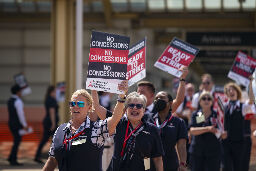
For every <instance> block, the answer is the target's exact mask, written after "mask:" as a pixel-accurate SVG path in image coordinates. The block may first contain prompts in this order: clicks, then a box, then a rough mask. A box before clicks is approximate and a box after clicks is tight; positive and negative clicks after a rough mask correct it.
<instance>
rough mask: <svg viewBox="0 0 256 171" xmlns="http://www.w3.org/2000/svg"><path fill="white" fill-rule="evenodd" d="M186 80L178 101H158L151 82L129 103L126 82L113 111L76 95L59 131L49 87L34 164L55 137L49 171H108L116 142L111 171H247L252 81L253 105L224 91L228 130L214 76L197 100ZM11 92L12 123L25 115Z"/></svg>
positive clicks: (164, 96)
mask: <svg viewBox="0 0 256 171" xmlns="http://www.w3.org/2000/svg"><path fill="white" fill-rule="evenodd" d="M181 72H182V75H181V76H180V78H179V86H178V89H177V93H176V95H175V98H173V97H172V95H171V94H169V93H168V92H166V91H160V92H158V93H156V88H155V86H154V84H153V83H151V82H149V81H140V82H139V83H138V84H137V91H136V92H131V93H129V94H128V95H126V94H127V92H128V82H127V81H123V82H122V83H121V84H119V86H118V88H119V90H121V91H122V92H123V93H122V94H119V95H118V99H117V100H116V105H115V107H114V109H113V111H111V108H110V106H109V104H107V105H103V104H106V103H102V102H101V100H99V99H100V98H99V97H98V92H97V91H95V90H92V91H91V94H89V93H88V92H87V91H86V90H85V89H81V90H77V91H75V92H74V93H73V95H72V97H71V101H70V103H69V106H70V120H69V122H67V123H64V124H61V125H60V126H59V127H57V123H58V105H57V103H56V101H54V95H53V94H54V91H55V90H54V87H49V89H48V91H47V95H46V98H45V107H46V111H47V112H46V117H45V119H44V122H43V125H44V133H43V137H42V140H41V142H40V144H39V147H38V150H37V153H36V156H35V161H37V162H40V163H41V162H42V161H41V158H40V154H41V149H42V147H43V146H44V144H45V143H46V142H47V141H48V139H49V137H50V136H51V135H53V132H54V131H55V130H56V131H55V133H54V135H53V139H52V144H51V148H50V150H49V157H48V160H47V161H46V163H45V165H44V167H43V170H44V171H51V170H52V171H53V170H54V169H55V168H56V167H57V166H58V168H59V170H60V171H69V170H72V171H76V170H77V171H80V170H92V171H93V170H95V171H100V170H102V154H103V149H104V145H105V144H106V142H107V139H108V138H111V139H112V140H113V142H114V152H113V156H112V159H111V161H110V163H109V166H108V168H107V171H123V170H124V171H126V170H127V171H130V170H134V171H142V170H143V171H144V170H152V171H153V170H157V171H163V170H164V171H186V170H191V171H219V170H220V169H222V170H223V171H248V170H249V162H250V152H251V144H252V142H251V126H250V119H253V117H249V119H248V117H247V114H252V113H253V114H256V110H255V103H254V95H253V92H252V85H251V83H252V81H251V82H250V85H249V87H248V90H249V91H248V99H246V101H241V99H242V91H241V89H240V87H239V86H238V85H237V84H236V83H233V82H232V83H227V84H226V85H225V86H224V93H225V95H226V96H227V98H228V102H227V103H226V104H224V107H223V112H224V116H223V118H224V120H223V125H224V126H223V127H222V124H220V122H221V120H220V119H219V117H218V115H219V113H218V111H216V110H215V109H214V108H213V105H214V102H215V99H214V98H215V97H214V93H215V85H214V82H213V79H212V77H211V75H210V74H204V75H203V76H202V77H201V84H200V86H199V91H198V92H197V93H195V89H196V88H195V86H194V85H193V84H192V83H188V82H187V81H186V78H187V75H188V72H189V71H188V68H187V67H183V68H182V69H181ZM250 79H251V80H252V79H253V78H250ZM16 88H17V87H16ZM12 92H13V94H14V95H13V96H12V97H11V98H10V100H9V101H8V110H9V113H10V117H13V116H14V115H15V114H16V115H17V116H19V115H20V114H17V112H18V110H17V111H16V112H15V108H14V106H17V103H20V102H19V98H18V95H15V94H18V93H17V92H18V90H16V89H14V88H12ZM103 94H104V93H103ZM104 95H106V94H104ZM104 98H105V99H106V98H108V99H109V97H104ZM248 111H250V113H248ZM13 118H15V117H13ZM21 121H22V120H21ZM23 121H24V119H23ZM14 122H15V123H16V122H19V121H18V118H17V117H16V120H13V122H10V123H9V125H10V129H11V131H12V134H13V136H14V146H13V149H12V152H11V154H10V157H9V159H8V160H9V161H10V163H11V164H14V165H15V164H19V163H18V162H17V158H16V154H17V148H18V145H19V143H20V140H21V137H20V136H18V135H17V130H18V129H20V128H26V127H27V124H26V122H19V123H20V124H15V123H14ZM13 124H15V126H19V127H18V128H17V129H16V127H14V126H13Z"/></svg>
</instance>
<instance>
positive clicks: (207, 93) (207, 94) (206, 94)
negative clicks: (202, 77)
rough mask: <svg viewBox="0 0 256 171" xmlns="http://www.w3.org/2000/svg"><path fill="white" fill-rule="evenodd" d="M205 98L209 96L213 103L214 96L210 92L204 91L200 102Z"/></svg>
mask: <svg viewBox="0 0 256 171" xmlns="http://www.w3.org/2000/svg"><path fill="white" fill-rule="evenodd" d="M205 96H209V97H210V98H211V99H212V101H213V96H212V95H211V93H210V92H209V91H203V92H202V93H201V94H200V96H199V102H200V101H201V100H202V98H203V97H205Z"/></svg>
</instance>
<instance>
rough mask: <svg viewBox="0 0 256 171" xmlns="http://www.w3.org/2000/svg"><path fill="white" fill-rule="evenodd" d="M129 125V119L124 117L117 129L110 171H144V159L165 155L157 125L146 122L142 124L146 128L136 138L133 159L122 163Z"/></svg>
mask: <svg viewBox="0 0 256 171" xmlns="http://www.w3.org/2000/svg"><path fill="white" fill-rule="evenodd" d="M127 123H128V119H127V118H125V117H123V118H122V119H121V120H120V122H119V123H118V125H117V127H116V135H115V137H114V141H115V144H114V155H113V157H112V160H111V163H110V165H109V168H108V171H118V170H122V171H123V170H127V171H128V170H129V171H131V170H132V171H144V170H145V167H144V158H155V157H160V156H162V155H163V147H162V143H161V139H160V135H159V130H158V129H157V127H156V126H155V125H153V124H151V123H148V122H144V123H143V124H142V126H144V128H143V129H142V131H140V132H139V134H138V135H137V136H136V138H135V148H134V154H133V157H132V159H131V160H129V161H126V162H125V163H122V162H123V161H122V157H121V151H122V148H123V143H124V139H125V134H126V129H127ZM130 127H131V124H130ZM131 128H132V127H131ZM130 132H131V129H129V131H128V135H129V134H130ZM135 134H136V132H135ZM121 165H122V166H121ZM121 167H122V168H121Z"/></svg>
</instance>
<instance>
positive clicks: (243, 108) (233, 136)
mask: <svg viewBox="0 0 256 171" xmlns="http://www.w3.org/2000/svg"><path fill="white" fill-rule="evenodd" d="M250 84H251V83H250ZM224 92H225V94H226V95H227V97H228V99H229V102H228V104H227V105H226V106H225V118H224V128H225V137H226V139H225V140H223V147H224V156H225V162H224V171H244V168H243V166H242V165H243V164H242V161H243V159H242V157H244V155H243V154H244V151H245V149H244V145H245V137H246V135H247V133H248V131H249V130H247V129H248V128H246V125H245V121H244V119H245V117H246V115H247V114H250V115H251V113H255V106H254V105H253V102H254V99H253V96H252V95H251V93H252V91H251V88H249V101H248V102H247V103H241V101H240V100H241V96H242V92H241V89H240V87H239V86H238V85H237V84H235V83H228V84H226V85H225V86H224ZM248 111H250V112H249V113H248ZM247 162H248V161H247Z"/></svg>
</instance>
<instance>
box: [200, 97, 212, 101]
mask: <svg viewBox="0 0 256 171" xmlns="http://www.w3.org/2000/svg"><path fill="white" fill-rule="evenodd" d="M202 100H203V101H205V100H208V101H212V98H210V97H202Z"/></svg>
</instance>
